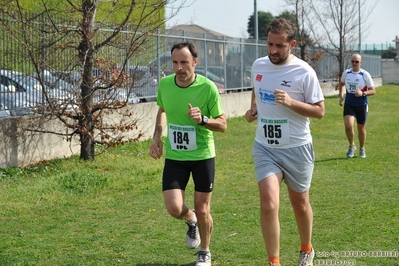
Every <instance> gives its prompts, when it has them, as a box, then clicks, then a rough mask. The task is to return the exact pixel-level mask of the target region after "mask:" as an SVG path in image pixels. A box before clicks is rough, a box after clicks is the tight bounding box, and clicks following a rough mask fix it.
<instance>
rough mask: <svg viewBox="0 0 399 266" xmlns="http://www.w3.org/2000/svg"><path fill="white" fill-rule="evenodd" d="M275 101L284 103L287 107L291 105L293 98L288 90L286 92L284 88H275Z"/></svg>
mask: <svg viewBox="0 0 399 266" xmlns="http://www.w3.org/2000/svg"><path fill="white" fill-rule="evenodd" d="M274 101H275V102H276V103H279V104H282V105H284V106H286V107H290V106H291V102H292V98H291V97H290V96H289V95H288V93H287V92H285V91H283V90H278V89H275V90H274Z"/></svg>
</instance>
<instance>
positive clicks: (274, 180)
mask: <svg viewBox="0 0 399 266" xmlns="http://www.w3.org/2000/svg"><path fill="white" fill-rule="evenodd" d="M282 177H283V175H282V173H278V174H277V175H273V176H269V177H267V178H265V179H263V180H262V181H260V182H259V184H258V186H259V194H260V210H261V213H260V220H261V227H262V234H263V240H264V242H265V246H266V252H267V256H268V257H269V258H276V257H279V256H280V221H279V217H278V212H279V207H280V184H281V180H282Z"/></svg>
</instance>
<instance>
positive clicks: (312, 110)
mask: <svg viewBox="0 0 399 266" xmlns="http://www.w3.org/2000/svg"><path fill="white" fill-rule="evenodd" d="M274 96H275V102H276V103H279V104H282V105H284V106H286V107H288V108H291V109H292V110H294V111H295V112H297V113H298V114H300V115H302V116H306V117H311V118H318V119H321V118H323V117H324V112H325V107H324V101H320V102H317V103H313V104H311V103H304V102H300V101H297V100H295V99H292V98H291V97H290V96H289V95H288V94H287V93H286V92H285V91H283V90H277V89H275V90H274Z"/></svg>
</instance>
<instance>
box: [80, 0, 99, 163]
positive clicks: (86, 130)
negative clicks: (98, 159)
mask: <svg viewBox="0 0 399 266" xmlns="http://www.w3.org/2000/svg"><path fill="white" fill-rule="evenodd" d="M82 12H83V14H82V15H83V16H82V17H83V19H82V26H81V27H82V28H81V30H82V32H83V34H82V39H81V42H80V44H79V60H80V63H81V66H82V67H83V75H82V84H81V96H82V103H81V105H80V106H81V108H82V109H81V113H82V115H81V117H80V118H79V122H78V124H79V133H80V159H83V160H94V158H95V149H94V143H95V141H94V129H95V121H93V81H92V75H93V74H92V69H93V65H92V64H93V53H94V50H93V46H92V36H94V19H95V14H96V3H91V1H82Z"/></svg>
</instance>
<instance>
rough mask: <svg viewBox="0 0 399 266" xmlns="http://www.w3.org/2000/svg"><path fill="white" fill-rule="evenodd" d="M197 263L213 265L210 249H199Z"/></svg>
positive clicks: (202, 265)
mask: <svg viewBox="0 0 399 266" xmlns="http://www.w3.org/2000/svg"><path fill="white" fill-rule="evenodd" d="M197 257H198V259H197V263H196V264H195V266H211V252H210V251H202V250H200V251H198V252H197Z"/></svg>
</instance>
